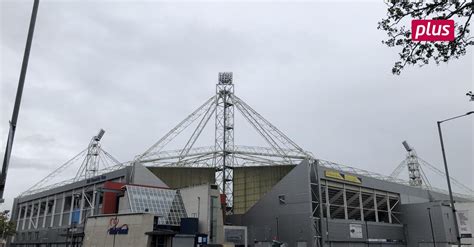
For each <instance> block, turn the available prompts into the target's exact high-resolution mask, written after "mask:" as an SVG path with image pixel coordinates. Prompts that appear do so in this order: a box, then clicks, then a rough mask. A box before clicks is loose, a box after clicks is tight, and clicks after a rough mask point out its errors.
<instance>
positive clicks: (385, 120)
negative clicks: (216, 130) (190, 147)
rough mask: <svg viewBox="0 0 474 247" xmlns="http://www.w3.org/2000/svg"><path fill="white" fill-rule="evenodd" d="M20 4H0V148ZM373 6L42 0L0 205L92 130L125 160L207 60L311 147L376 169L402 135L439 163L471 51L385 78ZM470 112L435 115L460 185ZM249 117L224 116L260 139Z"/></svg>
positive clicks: (190, 87) (195, 95) (208, 77)
mask: <svg viewBox="0 0 474 247" xmlns="http://www.w3.org/2000/svg"><path fill="white" fill-rule="evenodd" d="M31 7H32V1H2V2H1V5H0V9H1V13H0V15H1V41H0V42H1V43H0V52H1V65H0V95H1V96H0V111H1V115H0V141H1V144H2V146H1V147H2V152H3V150H4V146H5V140H6V137H7V132H8V120H9V119H10V117H11V112H12V108H13V102H14V97H15V92H16V87H17V83H18V77H19V73H20V67H21V59H22V56H23V51H24V46H25V41H26V35H27V29H28V23H29V18H30V14H31ZM385 14H386V6H385V5H384V4H383V2H382V1H373V2H304V3H282V2H280V3H268V2H262V3H249V2H242V3H239V2H232V3H212V2H199V3H184V2H181V3H171V2H153V1H146V2H132V1H123V2H120V3H113V2H91V1H87V2H83V1H67V2H64V1H47V0H42V1H41V3H40V8H39V12H38V19H37V23H36V30H35V37H34V40H33V46H32V52H31V57H30V63H29V68H28V74H27V77H26V85H25V89H24V95H23V102H22V106H21V111H20V117H19V121H18V122H19V123H18V128H17V134H16V139H15V143H14V149H13V154H12V161H11V167H10V170H9V177H8V181H7V187H6V189H7V191H6V193H5V196H6V199H7V203H6V204H4V205H2V207H3V208H10V207H11V202H12V199H13V197H15V196H17V195H18V194H19V193H20V192H22V191H24V190H26V189H27V188H28V187H30V186H32V185H33V184H34V183H35V182H37V181H39V180H40V179H41V178H42V177H44V176H46V175H47V174H48V173H49V172H51V171H52V170H54V169H55V168H56V167H58V166H59V165H60V164H62V163H63V162H65V161H66V160H68V159H69V158H71V157H72V156H74V155H75V154H76V153H78V152H79V151H81V150H82V149H84V148H85V147H86V146H87V144H88V142H89V140H90V138H91V136H93V135H95V134H96V133H97V131H98V129H100V128H104V129H105V130H106V132H107V133H106V135H105V137H104V138H103V147H104V148H105V149H106V150H108V151H109V152H110V153H111V154H112V155H114V156H115V157H117V158H118V159H119V160H120V161H128V160H131V159H133V157H134V156H135V155H137V154H140V153H142V152H144V151H145V150H146V149H147V148H148V147H149V146H151V145H152V144H153V143H154V142H156V141H157V140H158V139H159V138H160V137H161V136H162V135H164V134H165V133H166V132H167V131H168V130H169V129H171V128H172V127H174V126H175V125H176V124H177V123H178V122H179V121H181V120H182V119H183V118H184V117H186V116H187V115H188V114H189V113H191V112H192V111H193V110H194V109H195V108H196V107H197V106H199V105H200V104H201V103H203V102H204V101H205V100H206V99H208V98H209V97H210V96H212V95H213V94H214V92H215V84H216V82H217V73H218V72H219V71H233V72H234V82H235V92H236V95H238V96H239V97H240V98H242V99H244V100H245V101H246V102H247V103H248V104H249V105H251V106H252V107H253V108H254V109H256V110H257V111H258V112H260V113H261V114H262V115H263V116H265V117H266V118H267V119H268V120H270V121H271V122H272V123H273V124H274V125H276V126H277V127H278V128H279V129H280V130H282V131H283V132H284V133H286V134H287V136H289V137H290V138H292V139H293V140H294V141H295V142H296V143H298V144H299V145H300V146H301V147H303V148H304V149H306V150H309V151H311V152H312V153H314V154H315V155H316V156H317V157H318V158H323V159H326V160H331V161H335V162H339V163H342V164H346V165H350V166H354V167H358V168H362V169H366V170H370V171H374V172H378V173H382V174H385V175H388V174H390V173H391V171H392V170H393V169H394V168H395V167H396V166H397V165H398V164H399V163H400V162H401V161H402V160H403V159H404V158H405V151H404V149H403V147H402V145H401V142H402V141H403V140H405V139H406V140H408V142H409V143H410V144H411V145H412V146H414V147H415V148H416V150H417V152H418V154H419V155H420V156H421V157H422V158H423V159H424V160H426V161H429V162H430V163H432V164H433V165H435V166H436V167H438V168H440V169H442V159H441V152H440V147H439V141H438V135H437V129H436V121H437V120H440V119H444V118H448V117H451V116H454V115H458V114H462V113H465V112H467V111H470V110H473V103H472V102H469V101H468V98H467V97H466V96H465V93H466V92H467V91H468V90H473V76H472V71H473V55H472V53H473V51H472V48H469V50H468V54H467V55H466V56H465V57H463V58H462V59H460V60H457V61H452V62H450V63H449V64H442V65H440V66H436V65H429V66H426V67H423V68H418V67H409V68H407V69H406V70H405V71H403V72H402V75H401V76H393V75H392V74H391V73H390V71H391V66H392V65H393V62H394V61H395V59H396V58H397V50H396V49H389V48H387V47H385V46H383V45H382V44H381V40H382V39H383V38H384V33H383V32H381V31H379V30H377V28H376V27H377V22H378V21H379V20H380V19H381V18H382V17H383V16H384V15H385ZM473 123H474V122H473V118H472V117H470V118H464V119H458V120H456V121H453V122H449V123H446V124H445V125H444V126H443V128H444V134H445V139H446V149H447V155H448V161H449V163H450V167H451V173H452V176H453V177H455V178H457V179H458V180H459V181H461V182H463V183H464V184H466V185H468V186H469V187H471V188H473V187H474V182H473V177H474V169H473V164H474V158H473V153H474V150H473ZM247 128H248V125H247V126H244V125H242V126H236V143H237V144H246V145H255V144H259V143H260V140H259V138H258V135H257V134H255V133H253V132H252V131H247V130H245V129H247ZM205 139H206V138H205ZM207 139H208V140H212V136H210V137H207ZM211 142H212V141H211ZM211 142H209V143H207V144H209V145H212V143H211ZM2 157H3V155H2ZM433 180H435V181H433V183H434V184H436V185H438V187H442V188H445V187H446V185H445V183H444V182H443V180H442V179H440V178H439V177H434V178H433Z"/></svg>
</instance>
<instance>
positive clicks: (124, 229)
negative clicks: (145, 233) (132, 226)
mask: <svg viewBox="0 0 474 247" xmlns="http://www.w3.org/2000/svg"><path fill="white" fill-rule="evenodd" d="M107 232H108V233H109V234H110V235H126V234H128V225H127V224H123V225H122V226H119V227H117V226H114V227H112V228H109V230H108V231H107Z"/></svg>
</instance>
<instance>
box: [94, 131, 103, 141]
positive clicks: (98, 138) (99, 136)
mask: <svg viewBox="0 0 474 247" xmlns="http://www.w3.org/2000/svg"><path fill="white" fill-rule="evenodd" d="M104 134H105V130H103V129H100V130H99V134H97V135H96V136H95V140H96V141H100V139H102V136H104Z"/></svg>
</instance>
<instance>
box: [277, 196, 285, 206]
mask: <svg viewBox="0 0 474 247" xmlns="http://www.w3.org/2000/svg"><path fill="white" fill-rule="evenodd" d="M278 202H279V203H280V205H285V204H286V198H285V195H279V196H278Z"/></svg>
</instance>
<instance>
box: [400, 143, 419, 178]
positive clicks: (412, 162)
mask: <svg viewBox="0 0 474 247" xmlns="http://www.w3.org/2000/svg"><path fill="white" fill-rule="evenodd" d="M402 144H403V146H404V147H405V149H406V150H407V152H408V154H407V167H408V177H409V178H410V181H409V182H410V185H411V186H418V187H421V185H422V184H423V180H422V179H421V172H420V163H419V162H418V156H417V154H416V152H415V149H413V148H412V147H410V145H408V142H407V141H403V142H402Z"/></svg>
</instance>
